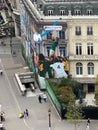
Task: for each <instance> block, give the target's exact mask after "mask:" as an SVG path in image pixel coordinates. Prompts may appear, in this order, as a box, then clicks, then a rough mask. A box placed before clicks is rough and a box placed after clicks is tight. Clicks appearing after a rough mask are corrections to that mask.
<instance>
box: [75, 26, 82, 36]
mask: <svg viewBox="0 0 98 130" xmlns="http://www.w3.org/2000/svg"><path fill="white" fill-rule="evenodd" d="M75 34H76V35H81V27H79V26H77V27H76V28H75Z"/></svg>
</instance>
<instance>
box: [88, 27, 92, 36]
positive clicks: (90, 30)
mask: <svg viewBox="0 0 98 130" xmlns="http://www.w3.org/2000/svg"><path fill="white" fill-rule="evenodd" d="M87 35H93V27H87Z"/></svg>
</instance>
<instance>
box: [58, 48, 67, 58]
mask: <svg viewBox="0 0 98 130" xmlns="http://www.w3.org/2000/svg"><path fill="white" fill-rule="evenodd" d="M59 52H60V56H62V57H65V56H66V49H65V47H59Z"/></svg>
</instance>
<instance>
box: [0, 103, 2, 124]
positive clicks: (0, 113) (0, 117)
mask: <svg viewBox="0 0 98 130" xmlns="http://www.w3.org/2000/svg"><path fill="white" fill-rule="evenodd" d="M1 107H2V105H1V104H0V122H1Z"/></svg>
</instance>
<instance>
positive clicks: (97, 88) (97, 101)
mask: <svg viewBox="0 0 98 130" xmlns="http://www.w3.org/2000/svg"><path fill="white" fill-rule="evenodd" d="M95 99H96V105H98V75H97V77H96V89H95Z"/></svg>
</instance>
